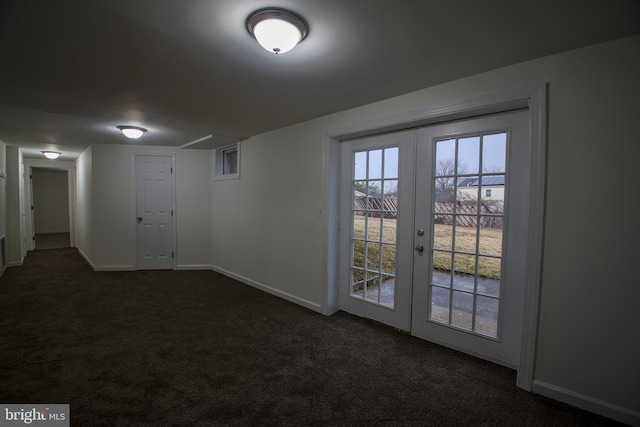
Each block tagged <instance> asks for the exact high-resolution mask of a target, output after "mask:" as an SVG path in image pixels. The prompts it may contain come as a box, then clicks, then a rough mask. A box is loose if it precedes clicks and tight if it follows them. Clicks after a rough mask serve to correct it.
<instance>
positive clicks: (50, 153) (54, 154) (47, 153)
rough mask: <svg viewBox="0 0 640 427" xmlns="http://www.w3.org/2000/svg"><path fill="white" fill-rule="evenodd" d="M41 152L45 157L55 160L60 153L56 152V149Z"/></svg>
mask: <svg viewBox="0 0 640 427" xmlns="http://www.w3.org/2000/svg"><path fill="white" fill-rule="evenodd" d="M42 154H44V156H45V157H46V158H47V159H51V160H55V159H57V158H58V157H60V153H58V152H57V151H43V152H42Z"/></svg>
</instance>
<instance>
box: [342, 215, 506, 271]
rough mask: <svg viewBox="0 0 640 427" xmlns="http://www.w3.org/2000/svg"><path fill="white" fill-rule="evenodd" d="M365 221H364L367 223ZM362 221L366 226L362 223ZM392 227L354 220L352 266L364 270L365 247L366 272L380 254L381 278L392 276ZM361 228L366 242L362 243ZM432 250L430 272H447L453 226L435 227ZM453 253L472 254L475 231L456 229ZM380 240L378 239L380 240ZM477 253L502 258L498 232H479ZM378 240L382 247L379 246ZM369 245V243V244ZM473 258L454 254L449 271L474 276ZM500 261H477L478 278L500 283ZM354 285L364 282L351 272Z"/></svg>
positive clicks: (390, 223) (371, 220)
mask: <svg viewBox="0 0 640 427" xmlns="http://www.w3.org/2000/svg"><path fill="white" fill-rule="evenodd" d="M367 219H368V221H367ZM365 221H366V222H365ZM396 223H397V221H396V220H395V219H388V218H382V220H381V219H380V218H374V217H369V218H366V217H364V216H354V219H353V232H354V237H355V238H357V239H363V240H356V241H354V242H353V251H354V253H353V266H354V267H358V268H362V269H364V267H365V262H364V260H365V244H366V245H367V252H366V253H367V259H368V262H367V269H368V270H377V269H378V268H377V266H378V265H379V262H380V250H382V274H384V273H391V274H393V273H394V272H395V263H396V246H395V243H396V231H397V230H396ZM365 224H366V231H367V233H366V234H367V236H366V239H367V240H369V241H368V242H365V241H364V239H365ZM434 234H435V235H434V248H436V249H441V251H436V252H435V253H434V265H433V266H434V268H436V269H439V270H443V271H451V269H452V265H451V264H452V261H451V250H452V244H453V241H454V239H453V237H454V236H453V226H451V225H444V224H435V228H434ZM455 234H456V235H455V251H456V252H468V253H476V249H477V248H476V240H477V237H478V230H477V229H476V228H474V227H461V226H457V227H456V232H455ZM381 237H382V239H381ZM479 237H480V239H479V244H478V245H479V248H478V252H479V253H480V254H484V255H494V256H500V255H501V254H502V229H493V228H481V229H480V236H479ZM380 240H382V244H381V243H380ZM372 241H373V242H372ZM475 262H476V257H475V256H474V255H467V254H456V255H455V261H454V264H455V265H454V266H453V270H454V271H455V272H457V273H461V274H474V272H475ZM500 268H501V260H500V259H499V258H491V257H487V256H479V257H478V276H480V277H483V278H487V279H494V280H499V279H500ZM353 275H354V282H358V281H361V280H363V279H364V272H363V271H359V270H357V269H356V270H354V272H353Z"/></svg>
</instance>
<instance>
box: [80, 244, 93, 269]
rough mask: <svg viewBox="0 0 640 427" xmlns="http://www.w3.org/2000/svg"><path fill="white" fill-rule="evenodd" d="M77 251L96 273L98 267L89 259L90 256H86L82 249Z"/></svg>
mask: <svg viewBox="0 0 640 427" xmlns="http://www.w3.org/2000/svg"><path fill="white" fill-rule="evenodd" d="M76 250H77V251H78V253H79V254H80V256H81V257H82V259H84V262H86V263H87V264H89V267H91V269H92V270H93V271H96V266H95V265H93V262H91V260H90V259H89V257H88V256H86V255H85V254H84V252H82V250H81V249H80V248H76Z"/></svg>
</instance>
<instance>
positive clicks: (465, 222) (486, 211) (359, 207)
mask: <svg viewBox="0 0 640 427" xmlns="http://www.w3.org/2000/svg"><path fill="white" fill-rule="evenodd" d="M454 208H455V213H456V215H455V219H456V225H459V226H462V227H477V225H478V220H479V221H480V227H481V228H497V229H501V228H502V227H503V226H504V208H503V206H502V204H496V203H495V202H492V201H490V202H481V203H480V212H479V215H478V203H477V202H475V201H465V202H457V203H455V202H436V205H435V218H434V219H435V223H436V224H445V225H453V221H454V220H453V218H454V215H453V213H454ZM353 209H354V211H355V214H356V215H361V216H364V215H365V214H366V215H368V216H369V217H373V218H380V216H383V217H384V218H389V219H397V218H398V199H397V198H395V197H366V196H356V197H354V199H353Z"/></svg>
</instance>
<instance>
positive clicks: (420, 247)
mask: <svg viewBox="0 0 640 427" xmlns="http://www.w3.org/2000/svg"><path fill="white" fill-rule="evenodd" d="M415 249H416V252H418V253H422V252H423V251H424V246H422V245H418V246H416V247H415Z"/></svg>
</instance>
